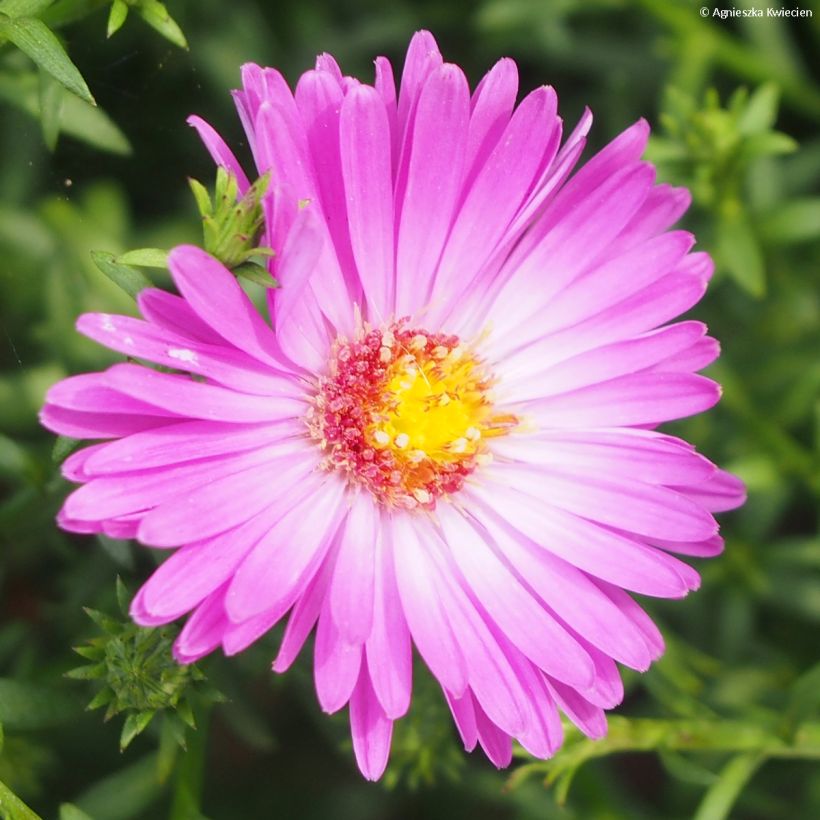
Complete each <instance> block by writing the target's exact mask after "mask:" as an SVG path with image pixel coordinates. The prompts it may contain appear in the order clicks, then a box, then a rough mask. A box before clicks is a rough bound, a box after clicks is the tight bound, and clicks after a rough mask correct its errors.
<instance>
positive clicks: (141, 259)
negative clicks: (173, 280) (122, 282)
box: [115, 248, 168, 268]
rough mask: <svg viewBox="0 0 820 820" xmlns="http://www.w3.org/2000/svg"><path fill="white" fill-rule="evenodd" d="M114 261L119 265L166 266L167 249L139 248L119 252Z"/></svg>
mask: <svg viewBox="0 0 820 820" xmlns="http://www.w3.org/2000/svg"><path fill="white" fill-rule="evenodd" d="M115 261H116V262H117V263H119V264H121V265H137V266H138V267H143V268H167V267H168V251H164V250H161V249H160V248H139V249H138V250H134V251H128V252H127V253H123V254H121V255H120V256H118V257H117V258H116V260H115Z"/></svg>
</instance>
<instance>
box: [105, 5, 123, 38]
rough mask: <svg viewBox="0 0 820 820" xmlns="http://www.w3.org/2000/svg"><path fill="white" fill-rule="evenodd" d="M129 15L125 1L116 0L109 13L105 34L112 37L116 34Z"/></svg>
mask: <svg viewBox="0 0 820 820" xmlns="http://www.w3.org/2000/svg"><path fill="white" fill-rule="evenodd" d="M127 17H128V6H127V5H126V4H125V3H124V2H123V0H114V2H113V3H112V4H111V11H110V12H109V13H108V28H107V30H106V33H105V36H106V37H112V36H113V35H114V34H116V33H117V32H118V31H119V30H120V29H121V28H122V24H123V23H124V22H125V20H126V18H127Z"/></svg>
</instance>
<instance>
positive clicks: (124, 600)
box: [117, 575, 131, 615]
mask: <svg viewBox="0 0 820 820" xmlns="http://www.w3.org/2000/svg"><path fill="white" fill-rule="evenodd" d="M130 603H131V593H130V592H129V591H128V587H127V586H126V585H125V583H124V582H123V580H122V578H120V576H119V575H118V576H117V605H118V606H119V608H120V612H122V614H123V615H127V614H128V605H129V604H130Z"/></svg>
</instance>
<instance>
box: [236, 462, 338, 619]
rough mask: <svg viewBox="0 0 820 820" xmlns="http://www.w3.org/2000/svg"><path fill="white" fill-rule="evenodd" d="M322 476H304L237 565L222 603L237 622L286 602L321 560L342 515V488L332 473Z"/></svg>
mask: <svg viewBox="0 0 820 820" xmlns="http://www.w3.org/2000/svg"><path fill="white" fill-rule="evenodd" d="M323 479H324V477H323V478H322V479H319V478H317V479H316V480H315V481H309V482H308V481H304V484H303V488H302V489H303V491H304V493H305V495H304V497H302V498H301V499H300V500H299V502H298V503H297V504H295V505H294V506H292V507H290V509H289V510H288V511H287V512H286V513H285V514H284V515H283V516H282V518H281V519H280V520H279V521H278V522H277V524H276V525H275V526H274V527H272V528H271V530H270V531H269V532H268V533H267V535H266V536H265V537H264V538H263V539H262V540H261V541H260V542H259V544H257V546H256V547H255V548H254V549H253V551H252V552H251V553H250V555H248V557H247V558H245V560H244V561H243V562H242V564H241V565H240V566H239V569H238V570H237V571H236V573H235V575H234V578H233V581H232V582H231V585H230V589H229V590H228V595H227V598H226V604H225V605H226V608H227V611H228V615H229V616H230V618H231V620H232V621H234V622H236V623H241V622H242V621H245V620H247V619H248V618H252V617H253V616H254V615H258V614H260V613H262V612H264V611H266V610H268V609H271V608H273V607H276V606H278V605H279V604H280V603H282V602H288V601H289V602H290V603H289V604H288V606H290V605H291V604H292V603H293V602H295V600H296V599H297V598H298V596H299V595H301V594H302V592H303V591H304V589H305V587H306V586H307V584H308V583H309V581H310V580H311V578H312V577H313V575H314V574H315V572H316V570H317V569H318V567H319V566H320V565H321V562H322V560H323V558H324V556H325V555H326V554H327V551H328V549H329V547H330V544H331V541H332V539H333V536H334V534H335V532H336V529H337V527H338V525H339V522H340V520H341V518H342V516H343V514H344V510H343V508H342V495H343V491H344V488H345V485H344V483H343V482H342V481H341V480H339V479H338V478H337V477H336V476H331V477H329V478H328V479H327V480H323ZM271 486H274V484H273V483H272V485H271Z"/></svg>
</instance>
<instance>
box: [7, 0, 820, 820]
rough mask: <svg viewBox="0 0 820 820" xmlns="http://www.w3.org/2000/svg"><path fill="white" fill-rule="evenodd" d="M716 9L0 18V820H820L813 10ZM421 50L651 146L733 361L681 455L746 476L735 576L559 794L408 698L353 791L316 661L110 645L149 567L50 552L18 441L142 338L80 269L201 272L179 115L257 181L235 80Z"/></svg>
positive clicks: (136, 635) (28, 1) (142, 554)
mask: <svg viewBox="0 0 820 820" xmlns="http://www.w3.org/2000/svg"><path fill="white" fill-rule="evenodd" d="M702 2H703V0H697V2H695V0H692V2H690V1H689V0H632V1H630V0H480V1H479V2H471V3H465V2H463V0H418V2H414V1H412V0H347V2H346V3H344V4H341V3H336V2H333V1H332V0H323V1H322V2H304V0H279V2H277V3H275V4H274V3H268V2H264V0H231V2H230V3H225V2H222V0H169V2H168V3H167V5H166V6H162V5H161V4H160V3H158V2H156V0H127V2H123V1H122V0H116V2H114V3H113V4H112V2H111V0H56V2H53V0H3V1H2V2H0V314H1V315H0V324H2V332H0V431H1V432H2V435H0V546H2V551H0V725H1V726H2V730H3V732H2V737H3V740H2V743H3V746H2V753H0V817H2V818H13V820H18V819H19V818H24V819H26V818H27V819H28V820H30V819H31V818H34V817H36V816H37V815H39V816H41V817H43V818H60V820H84V819H85V820H88V818H92V819H93V820H129V819H130V818H171V820H190V819H192V818H201V817H208V818H213V820H234V819H235V818H248V819H249V820H250V819H252V818H273V817H276V818H307V819H310V818H317V820H318V819H319V818H328V817H333V818H340V819H342V820H344V819H346V818H351V820H352V819H353V818H355V820H369V819H370V818H373V820H377V819H378V820H382V819H383V818H385V819H388V820H389V819H390V818H397V819H398V818H421V817H423V818H448V820H457V819H458V818H468V817H469V818H562V819H563V818H567V819H569V818H583V819H585V818H593V820H597V819H598V818H613V820H614V819H615V818H625V819H628V820H632V818H688V817H695V818H697V820H719V818H724V817H729V816H731V817H735V818H749V820H757V819H758V818H760V819H763V818H766V819H768V818H784V820H786V819H788V820H795V818H798V819H799V818H814V817H820V770H818V761H820V665H818V659H820V653H818V649H819V648H820V537H818V531H817V524H818V497H820V452H819V451H820V185H819V184H818V183H819V182H820V136H818V128H817V125H818V121H820V63H819V62H818V59H817V54H818V53H820V8H818V7H817V5H816V4H814V3H812V2H810V1H809V0H805V2H801V3H800V4H799V5H797V4H796V5H792V4H789V3H787V4H786V5H785V8H788V9H790V10H792V9H798V10H799V9H801V8H802V9H803V10H804V11H813V16H812V17H767V16H765V9H766V4H765V2H763V1H762V0H760V2H751V0H735V2H734V5H729V4H727V5H726V8H727V9H738V10H742V9H761V10H763V14H764V16H763V17H762V18H758V17H754V18H738V17H731V18H727V19H721V17H720V15H719V14H716V13H714V9H715V6H714V5H713V4H712V3H710V4H709V5H708V6H705V7H703V8H702V7H701V3H702ZM720 8H722V7H721V6H718V9H720ZM776 8H778V9H780V8H784V6H781V5H780V4H777V6H776ZM422 27H424V28H428V29H430V30H432V31H433V33H434V34H435V36H436V37H437V39H438V41H439V45H440V47H441V49H442V52H443V53H444V55H445V58H446V59H449V60H452V61H455V62H458V63H459V64H461V65H462V66H463V67H464V68H465V71H466V72H467V75H468V77H469V78H470V80H471V82H472V83H476V82H477V81H478V80H479V79H480V77H481V76H482V74H483V73H484V72H485V71H486V70H487V69H488V68H489V67H490V66H491V65H492V64H493V63H494V62H495V61H496V60H497V59H498V58H499V57H501V56H510V57H513V58H514V59H515V60H516V61H517V62H518V64H519V67H520V71H521V80H522V82H521V88H522V92H526V91H529V90H530V89H531V88H533V87H534V86H536V85H540V84H543V83H549V84H552V85H553V86H555V88H556V89H557V91H558V94H559V99H560V107H561V113H562V115H563V117H564V120H565V123H567V125H568V126H569V125H571V124H572V123H574V121H575V120H576V119H577V118H578V116H579V115H580V113H581V112H582V110H583V107H584V106H585V105H589V106H590V107H591V108H592V109H593V111H594V113H595V124H594V126H593V131H592V135H591V145H590V149H589V150H588V152H587V156H588V155H589V154H590V153H591V151H592V150H593V149H595V148H598V147H600V146H602V145H603V144H604V143H606V142H607V141H609V140H610V139H611V138H613V137H614V136H615V135H616V134H617V133H619V132H620V131H621V130H622V129H623V128H625V127H626V126H627V125H629V124H630V123H632V122H633V121H634V120H635V119H637V118H638V117H640V116H645V117H646V118H647V119H648V120H649V121H650V123H651V125H652V127H653V135H654V136H653V139H652V143H651V147H650V158H651V159H652V160H653V161H654V162H655V163H656V164H657V165H658V169H659V178H660V179H661V180H664V181H669V182H674V183H677V184H683V185H687V186H688V187H689V188H690V189H691V190H692V192H693V195H694V204H693V206H692V208H691V210H690V212H689V214H687V216H686V218H685V220H684V223H683V224H684V227H686V228H688V229H691V230H694V231H695V232H696V233H697V236H698V239H699V248H700V249H705V250H708V251H709V252H710V253H712V254H713V255H714V257H715V259H716V262H717V273H716V276H715V279H714V280H713V284H712V286H711V287H710V289H709V292H708V293H707V295H706V297H705V299H704V300H703V302H702V303H701V304H700V305H698V306H697V307H696V309H695V310H694V311H693V316H696V317H697V318H699V319H703V320H705V321H707V322H708V323H709V325H710V328H711V332H712V334H713V335H715V336H716V337H717V338H718V339H720V340H721V342H722V344H723V355H722V357H721V359H720V361H719V363H718V364H716V365H715V366H713V367H712V368H711V372H710V375H712V376H713V377H714V378H716V379H718V380H719V381H720V382H721V383H722V384H723V386H724V391H725V393H724V398H723V400H722V402H721V404H720V405H719V406H718V407H717V408H716V409H715V410H713V411H711V412H710V413H709V414H708V415H706V416H705V417H700V418H696V419H693V420H690V421H687V422H685V423H680V424H677V425H675V426H674V432H675V433H677V434H681V435H684V436H685V437H687V438H688V439H689V440H691V441H693V442H694V443H696V444H697V446H698V448H699V449H701V450H702V451H703V452H704V453H705V454H706V455H708V456H709V457H710V458H712V459H714V460H716V461H718V462H719V463H721V464H722V465H723V466H726V467H727V468H729V469H731V470H733V471H735V472H737V473H739V474H740V475H741V476H742V477H743V478H744V480H745V481H746V482H747V483H748V486H749V501H748V503H747V504H746V506H745V507H744V508H743V509H742V510H740V511H739V512H736V513H733V514H730V515H727V516H724V527H723V529H724V534H725V535H726V538H727V549H726V552H725V554H724V555H723V556H721V557H719V558H717V559H714V560H711V561H708V562H703V561H701V562H699V565H698V569H699V570H701V571H702V573H703V587H702V588H701V590H700V591H699V592H698V593H697V594H696V595H694V596H691V597H690V598H688V599H687V600H685V601H683V602H680V601H679V602H673V603H671V604H667V603H664V602H656V601H644V603H645V605H646V606H647V608H648V609H649V611H650V612H651V613H652V615H653V617H655V618H656V619H657V620H658V622H659V623H660V624H661V625H662V628H663V631H664V633H665V635H666V637H667V641H668V651H667V654H666V655H665V656H664V658H663V659H662V660H661V661H660V662H659V663H658V664H657V665H656V666H655V667H653V669H652V670H651V671H650V672H649V673H648V674H646V675H643V676H639V675H636V674H632V673H629V672H627V673H626V674H625V679H626V683H627V693H628V694H627V697H626V700H625V703H624V705H623V707H621V708H620V709H619V710H618V711H617V713H616V714H615V715H614V716H613V717H612V718H611V721H610V726H611V732H610V736H609V738H608V739H607V740H605V741H601V742H599V743H596V744H593V743H590V742H588V741H585V740H583V739H582V738H580V737H579V736H578V735H577V734H575V733H573V732H571V731H570V732H569V733H568V741H567V743H566V746H565V749H564V750H563V751H562V752H561V753H560V754H559V755H558V756H557V757H556V758H555V759H554V760H553V761H549V762H541V761H532V760H529V759H528V758H527V756H526V755H525V754H524V753H523V752H521V753H520V755H518V756H517V759H516V762H514V764H513V767H512V768H511V769H510V770H509V771H507V772H496V771H495V770H494V769H493V768H492V766H491V765H490V764H489V763H488V762H487V761H486V760H485V759H484V758H483V756H481V755H480V754H479V753H476V754H475V755H472V756H467V755H465V754H464V753H463V751H462V750H461V747H460V745H459V743H458V740H457V737H456V734H455V731H454V730H453V728H452V726H451V721H450V718H449V714H448V713H447V710H446V707H445V706H444V705H443V703H442V702H441V699H440V696H439V694H438V693H437V689H436V687H434V686H432V685H431V684H430V681H429V679H428V677H427V675H426V673H425V672H424V670H422V669H420V668H419V669H417V670H416V674H415V691H416V694H415V697H414V705H413V709H412V712H411V713H410V715H409V716H408V717H407V718H405V719H404V720H403V721H402V722H401V723H399V724H398V725H397V729H396V735H395V740H394V750H393V756H392V762H391V765H390V768H389V769H388V772H387V775H386V776H385V778H384V780H383V781H382V782H381V783H378V784H368V783H365V782H364V781H363V780H362V778H361V777H360V775H359V773H358V771H357V770H356V768H355V764H354V761H353V756H352V752H351V749H350V744H349V741H348V740H347V721H346V715H345V714H341V715H337V716H335V717H332V718H328V717H327V716H325V715H323V714H321V712H320V710H319V707H318V705H317V704H316V702H315V697H314V694H313V686H312V681H311V677H310V657H309V656H310V652H305V653H303V656H304V657H303V658H302V660H301V662H300V663H299V664H298V665H297V667H296V668H295V669H294V670H292V671H291V672H290V673H288V675H286V676H285V677H284V678H281V679H280V678H278V677H276V676H274V675H273V674H272V673H270V672H269V663H270V660H271V658H272V657H273V655H274V652H275V646H276V644H277V635H275V634H274V635H271V636H268V637H267V638H266V639H264V640H262V641H260V642H259V643H258V644H257V645H256V646H255V647H253V648H252V649H251V650H249V651H247V652H246V653H244V654H243V655H241V656H240V657H238V658H234V659H231V660H230V661H226V660H225V659H223V658H218V657H214V658H211V659H207V660H206V661H204V662H203V663H201V664H200V665H199V667H198V671H197V672H196V674H193V673H189V672H185V673H180V672H179V670H177V669H175V668H174V667H173V666H172V665H171V664H169V663H168V662H167V651H168V646H169V644H170V641H171V640H172V638H173V634H174V630H173V629H172V628H169V629H168V630H161V631H159V632H157V631H154V632H147V631H146V630H137V629H136V628H133V627H130V626H128V625H127V619H126V618H125V617H124V616H123V615H122V613H121V609H120V607H121V605H122V604H123V603H125V601H126V600H127V597H128V594H132V593H133V592H134V591H135V590H136V588H137V587H138V586H139V584H140V583H141V582H142V580H144V578H145V577H146V576H147V575H148V573H149V572H150V570H151V568H152V567H153V566H154V565H155V563H156V558H155V557H154V556H152V555H151V554H150V553H149V551H147V550H143V549H140V548H137V547H135V545H133V544H132V543H129V542H122V541H115V540H112V539H108V538H96V537H80V536H69V535H67V534H64V533H61V532H58V531H57V529H56V528H55V526H54V524H53V516H54V513H55V512H56V510H57V509H58V507H59V504H60V502H61V499H62V498H63V497H64V496H65V494H66V492H67V489H68V487H67V485H66V483H65V482H64V481H63V480H62V479H61V478H60V477H59V473H58V462H59V461H60V459H61V458H62V457H63V456H64V455H65V453H66V452H67V451H68V450H69V449H70V447H71V442H67V441H60V442H58V443H57V447H56V448H55V442H54V438H53V437H52V436H50V435H48V434H47V433H46V432H45V431H43V430H42V429H40V428H39V427H38V425H37V420H36V413H37V410H38V407H39V405H40V403H41V400H42V396H43V393H44V391H45V389H46V388H47V386H48V385H49V384H51V383H52V382H54V381H55V380H57V379H58V378H60V377H62V376H65V375H67V374H71V373H76V372H80V371H84V370H89V369H97V368H100V367H103V366H105V365H106V364H108V363H109V362H110V361H112V360H113V354H107V353H106V352H105V351H103V350H102V349H101V348H98V347H96V346H94V345H93V344H91V343H89V342H87V341H85V340H84V339H82V338H81V337H79V336H78V335H77V334H76V333H75V332H74V330H73V324H74V320H75V318H76V316H77V315H78V314H79V313H81V312H83V311H88V310H105V311H109V312H133V310H134V307H133V300H132V299H131V297H130V296H129V295H128V294H127V293H125V292H124V291H123V290H122V289H120V288H119V287H117V285H116V284H115V283H114V282H113V281H111V278H110V277H106V275H105V274H104V273H103V272H102V271H101V270H100V269H98V268H97V267H96V266H95V264H94V263H93V261H92V257H91V251H107V252H110V253H111V254H121V253H122V252H124V251H126V250H129V249H133V248H138V247H146V246H148V247H158V248H169V247H171V246H173V245H176V244H179V243H181V242H188V241H193V242H201V228H200V220H199V215H198V213H197V209H196V206H195V202H194V200H193V198H192V196H191V193H190V190H189V188H188V184H187V181H186V177H188V176H191V177H195V178H197V179H199V180H201V181H202V182H203V183H205V184H207V185H209V186H210V185H212V184H213V167H212V164H211V161H210V159H209V158H208V157H207V155H206V153H205V151H204V149H203V148H202V147H201V145H200V144H199V141H198V139H197V138H196V135H195V133H194V132H193V131H192V130H191V129H190V128H188V127H187V126H186V125H185V117H186V116H187V115H188V114H190V113H198V114H200V115H201V116H203V117H204V118H205V119H207V120H208V121H209V122H211V123H212V124H213V125H214V126H215V127H216V128H217V129H218V130H219V131H220V132H221V133H222V134H223V135H224V136H225V137H226V139H227V140H228V141H229V143H230V144H232V145H233V146H234V148H235V149H236V151H237V153H238V155H239V156H240V157H242V158H243V159H245V160H247V158H248V156H249V153H248V150H247V146H246V145H245V144H244V142H243V138H242V134H241V129H240V126H239V122H238V119H237V117H236V115H235V113H234V111H233V107H232V102H231V98H230V95H229V90H230V89H231V88H234V87H236V86H237V85H238V82H239V66H240V65H241V64H242V63H243V62H247V61H257V62H260V63H263V64H269V65H275V66H277V67H278V68H280V69H281V70H282V71H283V72H284V73H285V75H286V76H287V77H288V79H289V80H290V81H291V82H292V83H295V81H296V79H297V78H298V76H299V74H300V73H301V72H302V71H303V70H305V69H307V68H309V67H310V66H311V65H312V62H313V58H314V55H315V54H316V53H318V52H321V51H329V52H331V53H333V54H334V55H335V56H336V57H337V59H338V60H339V62H340V63H341V65H342V68H343V69H344V71H345V72H346V73H350V74H354V75H357V76H360V77H362V78H363V79H368V80H369V79H370V78H371V76H372V59H373V58H374V57H375V56H376V55H379V54H384V55H386V56H388V57H390V58H391V59H392V60H393V64H394V66H396V67H397V68H398V67H399V66H400V65H401V62H402V60H403V56H404V50H405V48H406V44H407V41H408V39H409V37H410V35H411V34H412V32H413V31H415V30H417V29H419V28H422ZM107 33H111V35H112V36H110V37H107V36H106V35H107ZM89 95H93V97H94V99H95V100H96V102H97V104H98V105H97V107H93V106H91V105H90V103H89V102H88V99H89ZM84 99H85V101H84ZM246 167H249V163H247V164H246ZM105 258H106V259H111V257H105ZM117 270H118V271H119V274H118V273H117ZM117 270H115V271H114V272H113V273H114V276H115V278H117V275H120V276H122V275H123V269H122V268H119V269H117ZM111 273H112V271H111V270H110V269H109V274H111ZM143 273H144V274H147V275H149V276H150V277H151V278H152V279H153V280H154V281H155V282H157V283H159V284H162V283H163V278H162V272H161V271H159V270H156V269H144V270H143ZM124 275H126V278H127V275H128V272H127V270H126V274H124ZM117 576H119V577H120V578H121V579H122V586H121V587H120V589H119V590H117V589H116V588H115V581H116V578H117ZM118 591H119V596H118V595H117V592H118ZM118 597H119V599H120V601H119V603H118V600H117V598H118ZM83 607H91V608H93V609H94V610H96V612H93V613H92V616H93V617H91V618H90V617H88V616H87V615H86V613H85V612H84V611H83ZM101 613H104V614H101ZM146 632H147V634H146ZM72 647H79V648H80V652H81V653H82V655H83V657H81V656H80V655H79V654H77V653H75V652H73V651H72ZM81 664H86V665H85V666H83V667H81V671H79V672H74V673H72V676H71V677H65V673H66V672H69V671H70V670H72V669H75V668H76V667H78V666H79V665H81ZM203 678H204V679H203ZM157 681H159V682H160V684H161V685H159V686H157V685H156V682H157ZM92 699H94V703H93V705H95V706H99V707H101V708H99V709H97V710H92V711H87V710H86V705H87V704H88V702H89V701H92ZM106 712H110V713H114V712H116V713H117V714H114V715H112V716H110V720H108V721H104V720H103V718H104V717H105V716H106ZM191 722H195V723H196V726H197V729H196V730H195V731H194V730H192V729H190V728H187V724H188V723H191ZM121 745H122V746H126V748H125V750H124V751H122V752H120V747H121ZM183 747H184V748H183ZM24 804H27V805H28V806H29V807H30V810H31V811H35V812H36V813H37V814H36V815H35V814H32V813H27V812H29V809H27V808H25V805H24Z"/></svg>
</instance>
